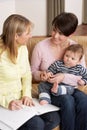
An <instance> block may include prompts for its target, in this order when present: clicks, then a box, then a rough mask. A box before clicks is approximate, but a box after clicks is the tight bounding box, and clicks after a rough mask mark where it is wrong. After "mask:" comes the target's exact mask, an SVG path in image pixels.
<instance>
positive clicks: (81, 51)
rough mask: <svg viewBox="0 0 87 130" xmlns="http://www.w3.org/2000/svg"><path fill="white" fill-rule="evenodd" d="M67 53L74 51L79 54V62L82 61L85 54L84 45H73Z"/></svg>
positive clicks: (68, 48)
mask: <svg viewBox="0 0 87 130" xmlns="http://www.w3.org/2000/svg"><path fill="white" fill-rule="evenodd" d="M66 51H72V52H74V53H78V55H79V60H81V59H82V57H83V54H84V49H83V47H82V45H80V44H72V45H70V46H69V47H67V48H66Z"/></svg>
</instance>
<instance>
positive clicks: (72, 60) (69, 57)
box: [63, 50, 80, 68]
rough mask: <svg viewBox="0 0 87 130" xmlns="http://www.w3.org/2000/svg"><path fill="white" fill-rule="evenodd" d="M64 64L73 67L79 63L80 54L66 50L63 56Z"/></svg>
mask: <svg viewBox="0 0 87 130" xmlns="http://www.w3.org/2000/svg"><path fill="white" fill-rule="evenodd" d="M63 61H64V64H65V66H67V67H69V68H70V67H74V66H76V65H77V64H79V63H80V56H79V54H78V53H74V52H72V51H68V50H67V51H66V52H65V54H64V58H63Z"/></svg>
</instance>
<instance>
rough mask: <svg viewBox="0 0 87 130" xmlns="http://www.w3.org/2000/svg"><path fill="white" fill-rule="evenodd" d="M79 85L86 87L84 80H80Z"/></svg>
mask: <svg viewBox="0 0 87 130" xmlns="http://www.w3.org/2000/svg"><path fill="white" fill-rule="evenodd" d="M77 83H78V85H80V86H84V85H85V82H84V80H82V79H80V80H78V81H77Z"/></svg>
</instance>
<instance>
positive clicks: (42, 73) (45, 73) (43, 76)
mask: <svg viewBox="0 0 87 130" xmlns="http://www.w3.org/2000/svg"><path fill="white" fill-rule="evenodd" d="M40 79H41V81H46V80H47V72H46V71H42V72H41V74H40Z"/></svg>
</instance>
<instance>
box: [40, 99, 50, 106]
mask: <svg viewBox="0 0 87 130" xmlns="http://www.w3.org/2000/svg"><path fill="white" fill-rule="evenodd" d="M45 104H48V101H46V100H41V101H40V105H45Z"/></svg>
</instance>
